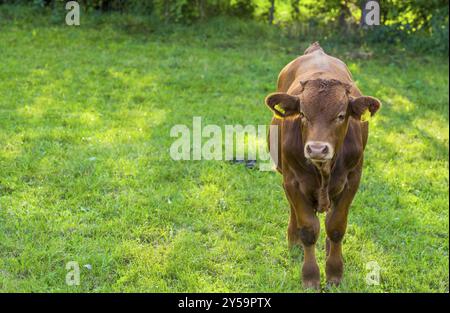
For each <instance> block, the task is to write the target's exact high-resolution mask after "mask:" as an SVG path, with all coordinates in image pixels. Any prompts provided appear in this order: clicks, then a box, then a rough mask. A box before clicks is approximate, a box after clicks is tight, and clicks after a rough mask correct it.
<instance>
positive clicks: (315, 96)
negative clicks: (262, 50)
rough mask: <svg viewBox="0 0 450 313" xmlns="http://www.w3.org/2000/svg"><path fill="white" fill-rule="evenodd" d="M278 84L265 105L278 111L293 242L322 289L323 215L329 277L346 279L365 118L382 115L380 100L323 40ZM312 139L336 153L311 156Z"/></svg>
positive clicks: (306, 275)
mask: <svg viewBox="0 0 450 313" xmlns="http://www.w3.org/2000/svg"><path fill="white" fill-rule="evenodd" d="M277 89H278V90H277V92H276V93H274V94H271V95H269V96H268V97H267V98H266V104H267V105H268V106H269V108H270V109H271V110H272V111H273V112H274V113H275V115H278V118H275V117H274V118H273V119H272V125H278V127H279V136H278V143H277V145H278V158H276V159H277V160H279V162H278V164H277V170H278V171H279V172H280V173H281V174H282V175H283V187H284V190H285V193H286V197H287V199H288V200H289V204H290V207H291V215H290V221H289V226H288V240H289V245H290V246H292V245H296V244H302V245H303V248H304V252H305V253H304V263H303V269H302V278H303V284H304V285H305V286H306V287H314V288H318V287H319V285H320V274H319V273H320V271H319V267H318V266H317V262H316V259H315V252H314V250H315V243H316V241H317V238H318V236H319V220H318V217H317V214H316V213H317V212H323V211H327V216H326V232H327V250H328V253H327V261H326V276H327V281H328V282H329V283H332V284H339V282H340V281H341V278H342V273H343V260H342V253H341V242H342V238H343V236H344V234H345V230H346V226H347V214H348V210H349V207H350V204H351V202H352V200H353V197H354V196H355V193H356V191H357V189H358V186H359V181H360V178H361V172H362V164H363V152H364V148H365V146H366V142H367V137H368V123H367V122H362V121H361V120H360V117H361V114H362V113H363V112H364V111H365V110H366V109H368V110H369V111H370V112H371V114H375V112H376V111H377V110H378V108H379V107H380V102H379V101H378V100H377V99H375V98H372V97H364V96H362V95H361V92H360V91H359V89H358V88H357V87H356V86H355V84H354V83H353V80H352V76H351V74H350V72H349V70H348V69H347V66H346V65H345V64H344V63H343V62H342V61H340V60H339V59H337V58H334V57H332V56H329V55H327V54H326V53H325V52H324V50H323V49H322V48H321V47H320V45H319V44H318V43H314V44H312V45H311V46H310V47H309V48H308V49H306V51H305V54H304V55H302V56H300V57H298V58H297V59H295V60H293V61H292V62H291V63H289V64H288V65H286V66H285V67H284V68H283V70H282V71H281V72H280V74H279V77H278V88H277ZM277 104H278V106H279V107H280V108H281V109H282V110H283V112H280V110H279V109H277V107H275V105H277ZM343 116H344V117H343ZM308 140H314V141H323V142H327V143H330V145H331V146H332V147H333V149H334V150H333V151H334V155H333V157H332V159H330V160H327V161H326V162H323V163H318V162H311V161H310V160H309V159H307V158H306V157H305V153H304V145H305V143H306V142H307V141H308ZM269 148H270V147H269ZM272 150H273V149H272ZM271 153H273V152H271ZM272 157H273V158H275V156H274V155H272Z"/></svg>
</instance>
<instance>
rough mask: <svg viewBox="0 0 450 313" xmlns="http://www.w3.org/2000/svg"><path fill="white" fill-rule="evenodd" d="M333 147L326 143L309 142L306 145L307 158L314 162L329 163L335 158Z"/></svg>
mask: <svg viewBox="0 0 450 313" xmlns="http://www.w3.org/2000/svg"><path fill="white" fill-rule="evenodd" d="M333 150H334V149H333V147H332V146H331V145H330V144H329V143H328V142H324V141H308V142H307V143H306V144H305V151H304V152H305V157H306V158H307V159H310V160H312V161H327V160H331V159H332V158H333V153H334V151H333Z"/></svg>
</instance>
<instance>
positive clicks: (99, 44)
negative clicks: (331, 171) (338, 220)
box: [0, 6, 449, 292]
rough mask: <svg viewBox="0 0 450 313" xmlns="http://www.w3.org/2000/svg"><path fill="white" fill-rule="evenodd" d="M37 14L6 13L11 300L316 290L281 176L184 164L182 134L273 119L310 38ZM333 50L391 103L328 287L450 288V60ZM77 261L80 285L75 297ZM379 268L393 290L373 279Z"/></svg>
mask: <svg viewBox="0 0 450 313" xmlns="http://www.w3.org/2000/svg"><path fill="white" fill-rule="evenodd" d="M35 13H36V12H33V11H32V10H31V9H30V10H29V11H27V10H25V9H23V8H22V9H17V8H16V7H1V6H0V27H1V29H2V31H1V32H0V55H1V56H2V62H1V63H0V80H1V82H2V83H1V84H0V95H1V97H0V123H1V125H2V131H1V132H0V168H1V169H2V170H1V175H0V289H1V290H2V291H3V292H27V291H28V292H49V291H59V292H113V291H116V292H121V291H123V292H125V291H128V292H131V291H133V292H144V291H147V292H158V291H161V292H177V291H179V292H201V291H208V292H218V291H222V292H228V291H230V292H270V291H273V292H303V291H304V290H303V289H302V288H301V287H300V263H301V260H302V253H301V251H293V252H291V253H290V252H288V250H287V242H286V228H287V221H288V216H289V204H288V202H287V200H286V198H285V196H284V193H283V190H282V187H281V177H280V176H279V175H278V174H277V173H271V172H259V171H257V170H248V169H246V168H245V167H244V166H242V165H231V164H229V163H228V162H218V161H197V162H178V161H173V160H171V159H170V157H169V153H168V151H169V147H170V145H171V144H172V142H173V140H174V138H170V136H169V133H170V129H171V127H172V126H174V125H175V124H186V125H190V124H191V123H192V117H193V116H202V117H203V123H204V124H209V123H213V124H218V125H225V124H242V125H246V124H267V123H269V121H270V118H271V114H270V113H269V111H268V110H267V109H266V108H265V106H264V104H263V99H264V97H265V96H266V95H267V94H268V93H270V92H273V91H274V90H275V85H276V78H277V74H278V72H279V70H280V69H281V68H282V67H283V66H284V65H285V64H286V63H288V62H289V61H291V60H292V59H293V58H295V57H296V56H297V55H298V54H300V53H301V51H303V50H304V49H305V48H306V47H307V45H308V44H309V39H306V38H305V39H304V40H302V41H298V40H294V39H293V38H292V37H289V36H288V35H286V33H285V32H284V29H281V28H278V27H269V26H268V25H261V23H256V22H252V21H243V20H241V19H230V18H224V17H221V18H216V19H212V20H210V21H207V22H203V23H197V24H195V25H192V26H188V27H186V26H182V25H174V24H170V23H169V24H167V25H161V24H159V23H157V22H153V21H152V20H145V19H143V20H142V19H141V18H137V17H133V16H131V15H116V14H111V15H102V16H96V17H91V14H85V16H84V17H83V20H82V25H81V26H79V27H68V26H66V25H64V24H62V23H61V24H59V25H56V24H54V23H51V22H49V14H51V13H50V12H47V13H46V14H42V12H39V14H35ZM92 14H93V13H92ZM331 39H332V38H330V39H324V40H323V42H322V45H323V46H324V47H325V49H326V50H327V51H328V52H330V53H332V54H333V55H335V56H337V57H340V58H341V59H343V60H344V61H345V62H346V63H347V64H348V65H349V67H350V70H351V71H352V73H353V76H354V78H355V80H356V82H357V84H358V86H359V87H360V88H361V89H362V91H363V92H364V93H365V94H367V95H372V96H376V97H378V98H379V99H381V101H382V102H383V107H382V109H381V110H380V112H379V114H378V115H377V116H376V117H375V118H373V119H372V120H371V122H370V123H371V125H370V138H369V143H368V146H367V151H366V155H365V169H364V173H363V179H362V182H361V186H360V189H359V191H358V194H357V196H356V199H355V201H354V204H353V206H352V208H351V211H350V217H349V224H348V231H347V234H346V236H345V239H344V244H343V253H344V257H345V274H344V275H345V276H344V280H343V284H342V286H341V287H339V288H331V289H328V288H327V287H326V286H325V285H323V291H324V292H448V291H449V285H448V282H449V276H448V274H449V267H448V266H449V263H448V260H449V259H448V257H449V255H448V253H449V246H448V244H449V241H448V238H449V215H448V213H449V210H448V204H449V195H448V188H449V168H448V160H449V152H448V149H449V112H448V109H449V103H448V84H449V80H448V69H449V67H448V59H447V58H446V57H445V58H443V57H436V56H433V57H430V56H428V55H414V54H412V53H410V52H409V51H402V50H399V49H397V48H396V47H391V48H390V49H389V50H386V51H385V52H383V51H382V49H380V50H375V51H374V53H373V57H372V58H369V59H367V60H362V59H360V58H359V57H358V56H357V54H356V52H358V51H359V50H358V48H357V47H358V45H355V46H354V45H350V43H349V42H346V41H340V42H339V43H336V42H337V41H332V40H331ZM373 48H375V49H378V48H379V47H378V46H369V47H367V46H366V47H364V49H373ZM31 52H32V53H31ZM262 144H264V143H262ZM323 219H324V216H321V222H322V231H321V237H320V239H319V244H318V247H317V255H318V257H319V263H320V266H321V269H322V277H323V274H324V273H323V268H324V256H325V247H324V242H325V241H324V239H325V238H324V231H323V229H324V228H323ZM69 261H77V262H79V264H80V266H81V270H82V271H81V284H80V286H67V285H66V284H65V277H66V274H67V271H66V269H65V264H66V263H67V262H69ZM370 261H376V262H377V263H378V264H379V265H380V267H381V284H380V285H379V286H369V285H367V284H366V283H365V277H366V275H367V269H366V267H365V266H366V264H367V262H370ZM86 264H89V265H91V266H90V267H89V266H88V267H84V266H83V265H86Z"/></svg>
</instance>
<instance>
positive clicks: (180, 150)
mask: <svg viewBox="0 0 450 313" xmlns="http://www.w3.org/2000/svg"><path fill="white" fill-rule="evenodd" d="M268 133H270V151H272V156H273V157H274V158H273V160H272V158H271V157H270V154H269V152H268V146H267V136H268ZM170 137H175V138H177V139H176V140H175V141H174V142H173V143H172V145H171V146H170V151H169V152H170V157H171V158H172V160H176V161H179V160H183V161H189V160H195V161H196V160H216V161H221V160H225V161H231V160H245V159H247V160H255V161H256V160H257V161H258V164H259V169H260V170H261V171H271V170H273V169H274V166H275V165H276V164H277V163H278V127H277V126H276V125H271V126H267V125H245V126H243V125H225V126H224V127H223V129H222V128H221V127H220V126H218V125H213V124H208V125H204V126H203V125H202V118H201V117H200V116H194V117H193V119H192V129H191V128H190V127H188V126H187V125H182V124H179V125H175V126H173V127H172V129H171V130H170Z"/></svg>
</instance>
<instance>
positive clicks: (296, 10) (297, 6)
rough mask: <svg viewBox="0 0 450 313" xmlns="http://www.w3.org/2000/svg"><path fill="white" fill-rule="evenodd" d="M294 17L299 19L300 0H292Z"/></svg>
mask: <svg viewBox="0 0 450 313" xmlns="http://www.w3.org/2000/svg"><path fill="white" fill-rule="evenodd" d="M291 6H292V19H293V20H295V21H297V20H298V18H299V17H300V0H291Z"/></svg>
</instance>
